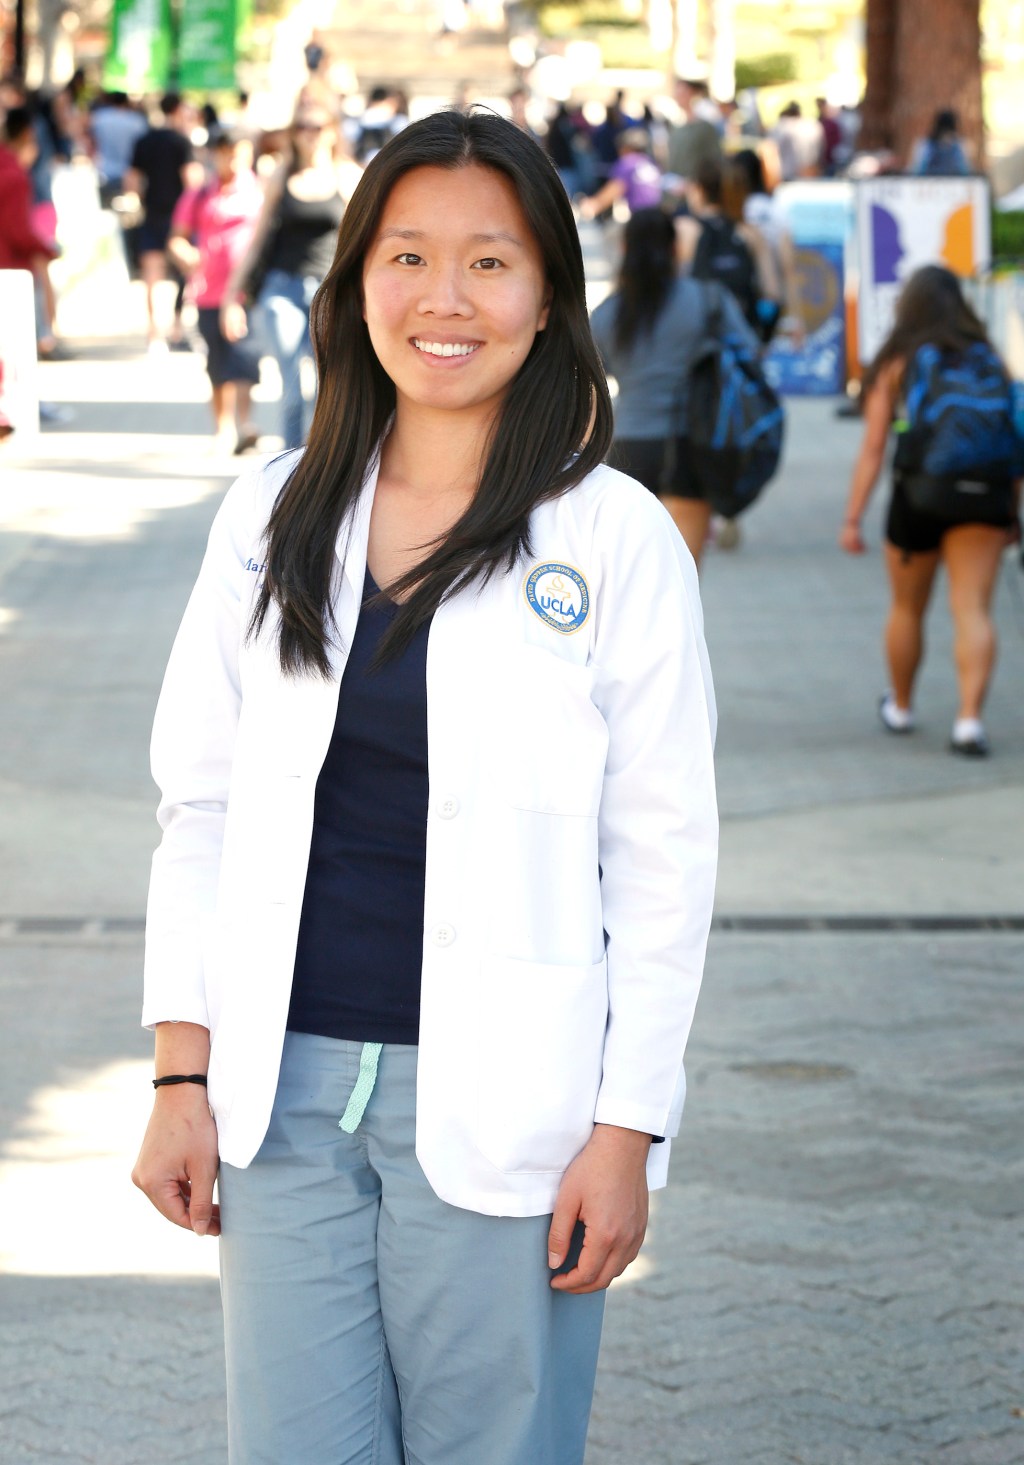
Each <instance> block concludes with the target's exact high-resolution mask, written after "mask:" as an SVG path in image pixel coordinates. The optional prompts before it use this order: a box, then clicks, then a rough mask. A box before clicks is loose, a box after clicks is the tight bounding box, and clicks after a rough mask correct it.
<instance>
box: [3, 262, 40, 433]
mask: <svg viewBox="0 0 1024 1465" xmlns="http://www.w3.org/2000/svg"><path fill="white" fill-rule="evenodd" d="M0 322H2V324H0V430H2V431H3V434H4V436H5V437H11V436H13V437H15V438H16V439H17V441H18V444H19V446H23V445H24V442H25V439H26V438H30V437H35V436H36V434H37V433H38V432H39V384H38V375H37V371H36V364H37V363H36V307H35V286H34V282H33V279H32V275H31V274H30V273H29V271H28V270H0Z"/></svg>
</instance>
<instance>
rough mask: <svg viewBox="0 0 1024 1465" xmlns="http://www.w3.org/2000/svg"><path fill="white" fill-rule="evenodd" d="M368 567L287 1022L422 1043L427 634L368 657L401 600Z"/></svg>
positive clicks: (322, 781)
mask: <svg viewBox="0 0 1024 1465" xmlns="http://www.w3.org/2000/svg"><path fill="white" fill-rule="evenodd" d="M379 593H380V592H379V591H378V589H377V586H376V585H375V584H374V582H373V579H372V577H371V575H370V572H369V570H367V572H366V581H365V585H364V589H363V605H362V609H361V611H360V614H359V619H358V621H357V623H356V630H355V635H354V637H353V640H352V648H351V651H350V653H349V658H348V662H347V664H346V666H345V671H344V674H343V676H342V680H341V688H340V691H339V694H338V713H337V718H336V719H335V724H334V733H333V735H332V737H331V745H330V747H329V749H328V751H327V757H326V759H325V760H324V765H323V768H322V769H321V771H320V777H319V778H318V779H317V785H316V801H315V806H314V815H313V839H312V844H311V847H310V853H309V869H308V872H307V875H306V890H305V896H304V898H303V903H302V918H301V921H300V925H299V939H298V946H297V949H296V955H295V972H294V978H293V982H292V996H291V1007H290V1009H289V1013H288V1027H289V1028H290V1029H291V1030H292V1031H293V1032H301V1033H317V1034H319V1035H321V1036H323V1037H328V1038H348V1039H351V1040H354V1041H357V1042H364V1043H416V1042H418V1040H419V1016H420V968H421V965H422V961H423V890H424V878H425V869H426V852H427V802H428V778H427V637H428V635H429V631H430V626H429V624H428V625H424V626H421V627H420V629H419V630H418V631H417V633H416V635H415V637H414V638H413V640H412V642H411V643H410V644H409V646H408V647H406V649H405V651H403V652H402V654H401V655H400V656H398V657H396V658H393V659H392V660H390V661H388V662H387V663H386V664H385V665H384V666H382V667H380V668H379V669H378V670H371V667H370V663H371V662H372V660H373V657H374V654H375V653H376V650H377V646H378V644H379V642H380V639H381V636H382V635H383V633H384V632H385V630H386V629H387V627H388V626H389V624H390V623H391V621H392V619H393V618H394V616H395V614H396V613H397V609H398V607H397V606H396V605H395V604H394V603H393V602H391V601H388V602H386V603H384V604H383V605H380V604H378V605H371V604H368V601H369V599H370V597H372V596H375V595H378V594H379Z"/></svg>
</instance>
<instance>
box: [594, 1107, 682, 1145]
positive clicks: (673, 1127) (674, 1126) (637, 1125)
mask: <svg viewBox="0 0 1024 1465" xmlns="http://www.w3.org/2000/svg"><path fill="white" fill-rule="evenodd" d="M681 1119H682V1113H676V1114H673V1113H671V1112H669V1111H666V1110H665V1109H653V1108H650V1107H649V1106H647V1105H645V1104H631V1103H620V1102H617V1101H616V1100H615V1099H614V1098H613V1097H611V1096H610V1095H609V1096H608V1097H605V1096H604V1095H600V1096H599V1097H598V1101H597V1108H596V1109H595V1111H594V1123H595V1124H614V1125H616V1126H617V1127H618V1128H619V1129H638V1130H639V1131H640V1133H641V1134H650V1135H660V1137H661V1138H662V1139H671V1138H672V1137H673V1136H674V1135H676V1134H678V1133H679V1122H680V1120H681ZM661 1148H667V1147H665V1146H662V1147H661Z"/></svg>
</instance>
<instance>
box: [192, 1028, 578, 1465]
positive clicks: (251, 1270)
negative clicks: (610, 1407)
mask: <svg viewBox="0 0 1024 1465" xmlns="http://www.w3.org/2000/svg"><path fill="white" fill-rule="evenodd" d="M361 1047H362V1045H361V1044H360V1043H354V1042H343V1041H339V1040H337V1039H332V1038H321V1037H314V1036H311V1035H307V1034H302V1033H289V1034H288V1035H287V1037H286V1040H285V1049H284V1058H283V1062H282V1066H281V1077H280V1081H279V1084H278V1091H277V1098H276V1101H275V1104H274V1111H273V1115H272V1118H271V1121H270V1128H269V1130H268V1133H267V1137H266V1139H265V1140H264V1142H263V1145H262V1147H261V1149H260V1151H259V1153H258V1155H257V1156H256V1158H255V1160H254V1161H253V1162H252V1164H251V1165H250V1166H249V1168H248V1169H245V1170H240V1169H237V1168H235V1167H234V1166H231V1165H225V1164H222V1165H221V1170H220V1180H219V1187H220V1203H221V1220H222V1228H223V1229H222V1235H221V1241H220V1255H221V1290H222V1294H223V1301H224V1325H225V1340H226V1352H227V1383H228V1434H229V1455H230V1461H231V1465H580V1462H582V1460H583V1451H584V1444H585V1440H586V1433H587V1421H588V1418H589V1414H590V1404H591V1399H592V1395H593V1388H594V1376H595V1373H596V1370H597V1354H598V1347H599V1343H600V1336H601V1321H602V1317H603V1312H604V1293H603V1292H599V1293H592V1294H588V1295H586V1296H582V1297H574V1296H569V1295H566V1294H564V1293H558V1292H554V1291H552V1289H551V1287H550V1286H549V1280H550V1275H551V1274H550V1272H549V1271H548V1267H547V1231H548V1226H549V1224H550V1217H548V1216H532V1217H527V1218H517V1217H495V1216H483V1215H478V1214H477V1213H476V1212H474V1211H466V1210H461V1209H460V1208H458V1207H456V1206H451V1205H447V1204H446V1203H445V1202H444V1201H441V1200H439V1199H438V1198H437V1196H436V1195H435V1194H434V1192H433V1191H432V1190H431V1188H430V1186H429V1185H428V1184H427V1181H426V1179H425V1178H424V1175H423V1172H422V1170H421V1169H420V1167H419V1163H418V1162H417V1160H416V1156H415V1150H414V1138H415V1093H416V1056H417V1050H416V1048H414V1047H408V1046H402V1045H398V1044H388V1045H385V1047H384V1049H383V1052H382V1053H381V1056H380V1063H379V1068H378V1074H377V1081H376V1085H375V1087H374V1090H373V1093H372V1095H371V1097H370V1100H369V1103H368V1105H367V1107H366V1111H365V1113H364V1115H363V1118H362V1121H361V1123H360V1124H359V1127H358V1128H357V1129H356V1131H355V1133H354V1134H346V1133H344V1132H343V1131H342V1130H341V1129H339V1127H338V1119H339V1117H340V1116H341V1114H342V1112H343V1110H344V1109H345V1107H346V1104H347V1103H348V1099H349V1096H350V1094H351V1092H352V1089H353V1087H354V1085H355V1083H356V1078H357V1075H358V1069H359V1057H360V1052H361ZM581 1241H582V1236H580V1237H578V1238H577V1245H576V1246H575V1247H574V1251H573V1254H572V1255H571V1256H570V1259H569V1261H568V1262H567V1263H566V1265H567V1267H568V1266H569V1265H572V1264H574V1262H575V1259H576V1256H577V1255H578V1245H579V1244H580V1243H581Z"/></svg>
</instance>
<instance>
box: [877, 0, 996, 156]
mask: <svg viewBox="0 0 1024 1465" xmlns="http://www.w3.org/2000/svg"><path fill="white" fill-rule="evenodd" d="M980 9H981V4H980V0H866V3H865V32H866V42H867V67H866V70H867V90H866V92H865V95H864V115H863V119H862V126H861V136H860V142H861V146H862V147H865V148H872V149H874V148H891V149H892V150H893V152H894V153H895V154H896V159H897V162H898V164H899V165H900V166H901V167H905V166H906V164H907V162H908V161H909V159H910V155H911V152H912V150H913V145H914V143H915V142H916V141H917V140H918V138H921V137H925V136H926V135H927V134H928V132H929V131H930V130H931V126H932V122H933V120H934V118H935V113H936V112H937V111H939V109H940V108H943V107H952V108H953V110H954V111H955V112H956V113H957V116H958V117H959V119H960V130H961V133H962V135H963V137H964V140H965V142H966V144H967V149H968V152H969V154H970V155H971V157H972V161H973V162H974V163H975V165H976V166H977V167H979V168H982V167H984V163H985V129H984V119H983V116H982V102H981V19H980Z"/></svg>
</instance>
